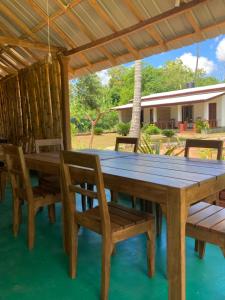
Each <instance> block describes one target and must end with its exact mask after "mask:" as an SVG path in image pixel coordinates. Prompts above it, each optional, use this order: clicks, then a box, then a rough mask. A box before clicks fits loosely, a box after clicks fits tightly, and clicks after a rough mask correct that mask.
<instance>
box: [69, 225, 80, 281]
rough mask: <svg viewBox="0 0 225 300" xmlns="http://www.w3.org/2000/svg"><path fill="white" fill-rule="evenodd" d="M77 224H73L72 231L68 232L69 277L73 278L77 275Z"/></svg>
mask: <svg viewBox="0 0 225 300" xmlns="http://www.w3.org/2000/svg"><path fill="white" fill-rule="evenodd" d="M78 230H79V228H78V224H77V223H74V230H71V231H70V237H69V239H70V241H69V243H70V249H69V254H70V276H71V278H75V277H76V275H77V248H78Z"/></svg>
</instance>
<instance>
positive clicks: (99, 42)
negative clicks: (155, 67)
mask: <svg viewBox="0 0 225 300" xmlns="http://www.w3.org/2000/svg"><path fill="white" fill-rule="evenodd" d="M206 1H207V0H195V1H192V2H188V3H187V4H186V3H185V4H182V5H180V6H179V7H175V8H172V9H170V10H168V11H166V12H163V13H161V14H159V15H157V16H155V17H152V18H148V19H146V20H144V21H141V22H139V23H137V24H135V25H133V26H130V27H128V28H125V29H122V30H120V31H117V32H114V33H112V34H110V35H108V36H106V37H103V38H100V39H98V40H95V41H94V42H91V43H87V44H85V45H82V46H80V47H77V48H74V49H71V50H68V51H65V52H64V54H65V55H67V56H68V55H72V54H75V53H78V52H82V51H86V50H90V49H93V48H96V47H99V46H103V45H105V44H107V43H110V42H112V41H114V40H116V39H120V38H122V37H127V36H129V35H130V34H132V33H134V32H137V31H140V30H143V29H146V28H148V27H149V26H152V25H154V24H157V23H159V22H162V21H163V20H165V19H168V18H172V17H174V16H177V15H179V14H183V13H185V12H186V11H188V10H190V9H191V8H193V7H195V6H197V5H199V4H201V3H203V2H206Z"/></svg>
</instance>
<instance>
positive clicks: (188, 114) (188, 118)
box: [182, 105, 193, 123]
mask: <svg viewBox="0 0 225 300" xmlns="http://www.w3.org/2000/svg"><path fill="white" fill-rule="evenodd" d="M184 122H187V123H192V122H193V106H192V105H188V106H182V123H184Z"/></svg>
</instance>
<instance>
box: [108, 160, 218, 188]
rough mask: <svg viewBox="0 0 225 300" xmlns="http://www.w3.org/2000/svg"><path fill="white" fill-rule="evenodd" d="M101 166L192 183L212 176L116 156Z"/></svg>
mask: <svg viewBox="0 0 225 300" xmlns="http://www.w3.org/2000/svg"><path fill="white" fill-rule="evenodd" d="M102 166H107V167H112V168H116V169H119V170H121V172H123V171H124V170H125V171H126V170H128V171H135V172H138V173H144V174H152V175H159V176H162V177H163V178H165V180H167V178H168V177H169V178H175V179H183V180H189V181H192V182H193V183H196V182H198V183H200V182H203V181H205V180H208V179H211V178H213V177H214V176H212V175H205V174H197V173H189V172H182V171H177V170H170V169H166V170H165V169H161V168H158V167H156V168H155V167H149V166H144V165H138V164H136V162H135V160H133V161H131V162H129V161H127V160H126V159H125V160H124V159H123V158H118V159H116V160H115V159H114V160H106V161H104V162H102Z"/></svg>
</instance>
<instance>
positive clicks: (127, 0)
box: [124, 0, 168, 50]
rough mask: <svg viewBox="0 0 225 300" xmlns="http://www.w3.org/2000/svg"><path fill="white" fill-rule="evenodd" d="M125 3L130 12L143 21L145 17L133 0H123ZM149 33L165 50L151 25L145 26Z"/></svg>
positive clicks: (163, 43)
mask: <svg viewBox="0 0 225 300" xmlns="http://www.w3.org/2000/svg"><path fill="white" fill-rule="evenodd" d="M124 2H125V3H126V6H127V7H128V8H129V10H130V11H131V12H132V14H133V15H134V16H135V17H136V18H137V19H138V21H139V22H140V21H143V20H144V19H145V17H144V16H143V14H142V13H141V12H140V11H139V9H138V8H137V7H136V6H135V4H134V2H131V1H130V0H124ZM146 30H147V32H148V33H149V35H150V36H151V37H152V38H153V39H154V40H155V41H156V42H157V43H158V44H159V45H161V46H162V47H163V48H164V49H165V50H168V48H167V47H166V44H165V41H164V40H163V38H162V37H161V35H160V34H159V33H158V31H157V30H156V28H155V27H154V26H151V27H149V28H146Z"/></svg>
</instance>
